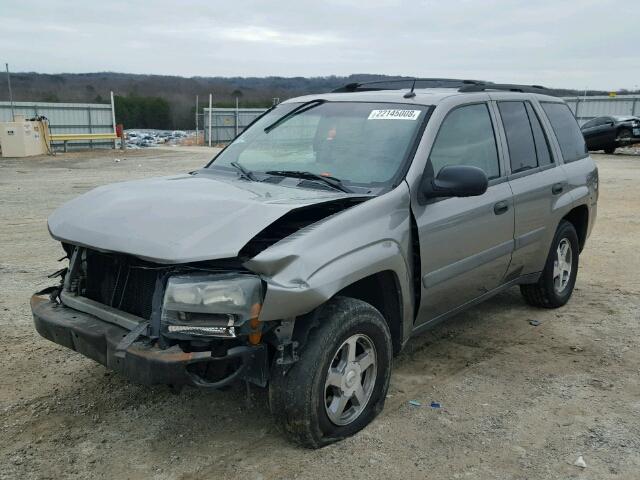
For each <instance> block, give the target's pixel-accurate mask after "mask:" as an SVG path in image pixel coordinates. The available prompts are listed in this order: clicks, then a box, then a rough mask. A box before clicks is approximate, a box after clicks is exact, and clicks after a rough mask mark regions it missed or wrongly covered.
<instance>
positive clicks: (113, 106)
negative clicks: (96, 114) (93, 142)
mask: <svg viewBox="0 0 640 480" xmlns="http://www.w3.org/2000/svg"><path fill="white" fill-rule="evenodd" d="M110 93H111V124H112V125H113V133H114V134H115V133H116V104H115V102H114V100H113V91H112V92H110ZM120 141H121V142H122V141H124V133H123V135H122V139H121V140H120ZM113 149H114V150H115V149H116V140H114V141H113Z"/></svg>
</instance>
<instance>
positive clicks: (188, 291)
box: [162, 273, 263, 338]
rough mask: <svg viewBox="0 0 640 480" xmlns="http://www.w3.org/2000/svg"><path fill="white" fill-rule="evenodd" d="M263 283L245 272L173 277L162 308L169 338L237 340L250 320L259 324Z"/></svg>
mask: <svg viewBox="0 0 640 480" xmlns="http://www.w3.org/2000/svg"><path fill="white" fill-rule="evenodd" d="M262 290H263V289H262V281H261V280H260V278H259V277H257V276H255V275H250V274H243V273H197V274H189V275H174V276H172V277H170V278H169V280H168V281H167V288H166V290H165V294H164V302H163V306H162V331H163V333H164V334H165V335H166V336H169V337H174V338H184V337H194V336H195V337H226V338H234V337H236V335H237V333H238V332H237V329H238V328H240V327H242V326H243V325H244V324H245V323H246V322H247V321H248V320H255V321H257V317H258V314H259V313H260V307H261V304H262V297H263V291H262Z"/></svg>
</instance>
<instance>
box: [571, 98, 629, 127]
mask: <svg viewBox="0 0 640 480" xmlns="http://www.w3.org/2000/svg"><path fill="white" fill-rule="evenodd" d="M564 101H565V102H567V105H569V108H571V111H572V112H573V114H574V115H575V116H576V118H577V119H578V123H580V125H582V124H583V123H585V122H586V121H588V120H591V119H592V118H595V117H601V116H604V115H633V116H640V95H618V96H616V97H607V96H597V97H565V98H564Z"/></svg>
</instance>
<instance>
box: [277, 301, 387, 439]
mask: <svg viewBox="0 0 640 480" xmlns="http://www.w3.org/2000/svg"><path fill="white" fill-rule="evenodd" d="M317 313H318V315H319V323H320V325H319V326H318V327H317V328H314V329H313V330H311V332H310V333H309V336H308V338H307V341H306V342H305V343H306V345H305V348H304V349H303V350H302V352H301V353H300V359H299V360H298V361H297V362H296V363H294V364H293V365H292V366H291V368H289V369H288V370H287V369H286V368H284V367H282V366H280V365H277V364H276V365H274V366H273V368H272V372H271V373H272V375H271V383H270V385H269V406H270V409H271V413H272V414H273V416H274V417H275V419H276V422H277V423H278V424H279V426H280V427H281V428H282V430H284V432H285V433H286V434H287V435H288V436H289V437H290V438H291V439H292V440H294V441H295V442H296V443H298V444H300V445H302V446H304V447H308V448H319V447H322V446H325V445H328V444H330V443H333V442H336V441H338V440H342V439H344V438H346V437H349V436H351V435H353V434H355V433H356V432H358V431H360V430H362V429H363V428H364V427H365V426H367V425H368V424H369V423H370V422H371V421H372V420H373V419H374V418H375V417H376V415H378V413H380V412H381V411H382V408H383V407H384V401H385V398H386V395H387V390H388V388H389V377H390V375H391V362H392V357H393V349H392V346H391V334H390V333H389V327H388V325H387V323H386V322H385V320H384V318H383V317H382V315H381V314H380V312H378V310H376V309H375V308H374V307H372V306H371V305H369V304H368V303H366V302H363V301H361V300H356V299H353V298H348V297H336V298H334V299H332V300H330V301H329V302H327V303H326V304H325V305H323V306H322V307H320V310H319V311H318V312H317ZM354 338H355V339H356V340H353V339H354ZM347 339H351V343H349V344H347V343H346V340H347ZM349 345H351V346H353V345H356V347H357V348H356V355H357V354H358V352H360V355H359V356H356V359H360V360H361V364H362V365H366V362H365V361H364V359H365V356H364V353H365V352H368V353H371V352H372V350H371V348H369V347H372V348H373V354H374V357H373V358H374V359H375V362H374V363H373V364H372V365H369V366H367V367H366V368H364V370H363V371H360V369H359V368H360V366H359V365H358V367H356V366H355V363H349V362H344V360H346V358H347V356H346V353H345V352H348V350H349V348H350V347H349ZM345 349H346V350H345ZM336 357H337V358H340V362H339V363H336ZM369 358H371V357H369ZM342 367H344V368H342ZM330 368H331V371H332V372H334V373H335V372H344V374H341V375H338V376H337V377H336V376H335V375H332V376H331V379H328V376H329V375H328V374H329V369H330ZM336 378H340V381H341V382H343V383H342V385H343V388H345V389H347V390H346V392H347V394H348V392H349V388H356V390H357V384H362V390H361V391H360V393H361V395H360V396H361V397H362V398H367V399H366V400H365V401H362V405H364V406H362V405H360V404H359V403H358V402H357V400H356V397H355V396H353V397H352V398H351V399H350V400H349V401H348V402H347V403H346V404H345V406H346V408H344V414H343V417H344V418H342V416H340V417H339V415H338V414H337V413H335V412H332V415H333V417H334V419H335V420H336V421H338V420H340V421H339V422H338V423H336V422H334V421H333V420H332V419H331V418H330V416H329V411H330V410H331V409H330V408H329V407H327V406H326V405H327V400H328V399H329V400H330V402H329V403H330V407H335V406H336V405H340V400H341V398H343V397H344V398H346V397H347V396H348V395H347V394H343V393H342V392H343V391H342V390H341V389H339V388H338V387H335V386H333V385H327V383H326V382H328V381H329V380H331V382H335V379H336ZM354 379H355V380H354ZM357 379H359V380H357ZM349 382H353V383H351V386H349V385H350V383H349ZM354 383H355V384H356V385H355V386H354ZM345 385H346V387H345ZM362 392H365V394H362ZM367 392H368V395H367V394H366V393H367ZM335 410H338V409H337V408H335ZM358 412H359V413H358ZM349 415H351V417H349ZM338 417H339V418H338ZM341 422H345V423H343V424H339V423H341Z"/></svg>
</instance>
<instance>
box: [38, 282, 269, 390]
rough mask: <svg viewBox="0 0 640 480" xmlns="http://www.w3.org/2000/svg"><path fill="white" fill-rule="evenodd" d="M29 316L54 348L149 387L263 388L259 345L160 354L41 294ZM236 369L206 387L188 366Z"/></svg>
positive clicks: (117, 329) (176, 349)
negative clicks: (233, 364)
mask: <svg viewBox="0 0 640 480" xmlns="http://www.w3.org/2000/svg"><path fill="white" fill-rule="evenodd" d="M31 311H32V313H33V320H34V323H35V327H36V330H37V331H38V333H39V334H40V335H41V336H43V337H44V338H46V339H47V340H51V341H52V342H55V343H57V344H59V345H62V346H64V347H67V348H70V349H71V350H75V351H76V352H78V353H81V354H82V355H84V356H86V357H88V358H91V359H93V360H95V361H96V362H98V363H101V364H102V365H104V366H105V367H107V368H109V369H111V370H114V371H117V372H119V373H121V374H123V375H124V376H126V377H127V378H128V379H130V380H131V381H133V382H136V383H141V384H146V385H152V384H167V385H193V386H197V387H202V388H212V389H215V388H221V387H224V386H226V385H228V384H230V383H232V382H233V381H235V380H236V379H241V378H242V379H246V380H249V381H251V382H253V383H256V384H258V385H262V386H264V385H266V383H267V373H268V366H267V363H268V362H267V352H266V347H265V346H264V345H257V346H237V347H233V348H230V349H229V350H228V351H227V354H226V355H225V356H222V357H212V355H211V352H206V351H205V352H183V351H182V350H181V349H180V348H179V347H178V346H177V345H176V346H173V347H171V348H167V349H164V350H163V349H160V348H158V347H157V346H155V345H149V344H148V343H145V342H139V341H134V342H133V343H130V342H123V339H124V338H125V337H126V336H127V334H129V333H130V332H129V330H127V329H125V328H122V327H120V326H118V325H114V324H111V323H109V322H105V321H103V320H100V319H98V318H97V317H94V316H93V315H88V314H86V313H82V312H79V311H77V310H73V309H71V308H68V307H65V306H64V305H59V304H56V303H54V302H52V301H50V299H49V297H48V296H46V295H40V294H35V295H33V296H32V297H31ZM234 358H237V359H239V360H240V361H239V362H238V363H239V367H238V368H237V369H236V370H235V371H234V372H233V373H231V374H230V375H229V376H227V377H225V378H223V379H221V380H219V381H216V382H210V381H207V380H205V379H204V378H202V377H200V376H198V375H197V374H196V373H194V371H193V370H194V369H193V368H192V369H189V368H188V367H189V366H191V365H194V364H197V363H208V362H220V361H229V360H231V359H234Z"/></svg>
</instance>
